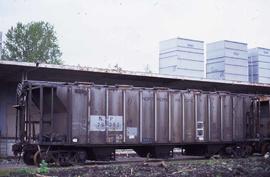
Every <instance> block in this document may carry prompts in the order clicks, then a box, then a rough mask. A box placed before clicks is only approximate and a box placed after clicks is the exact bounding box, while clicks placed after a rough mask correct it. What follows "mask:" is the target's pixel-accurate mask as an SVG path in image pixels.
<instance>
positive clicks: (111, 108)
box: [105, 87, 124, 144]
mask: <svg viewBox="0 0 270 177" xmlns="http://www.w3.org/2000/svg"><path fill="white" fill-rule="evenodd" d="M106 119H107V121H105V124H107V126H106V127H107V129H108V134H107V137H106V142H107V143H111V144H120V143H122V142H123V129H124V124H123V90H122V89H120V88H115V87H114V88H109V89H108V116H107V117H106Z"/></svg>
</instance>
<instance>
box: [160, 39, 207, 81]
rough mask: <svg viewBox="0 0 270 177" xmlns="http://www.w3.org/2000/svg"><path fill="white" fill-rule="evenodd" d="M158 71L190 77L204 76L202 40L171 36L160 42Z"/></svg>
mask: <svg viewBox="0 0 270 177" xmlns="http://www.w3.org/2000/svg"><path fill="white" fill-rule="evenodd" d="M159 73H160V74H166V75H175V76H182V77H191V78H203V77H204V42H203V41H198V40H192V39H184V38H173V39H169V40H165V41H161V42H160V50H159Z"/></svg>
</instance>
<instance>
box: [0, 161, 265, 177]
mask: <svg viewBox="0 0 270 177" xmlns="http://www.w3.org/2000/svg"><path fill="white" fill-rule="evenodd" d="M20 165H21V164H19V166H18V167H17V168H7V166H5V168H3V167H4V166H3V164H2V163H1V161H0V176H14V177H15V176H16V177H25V176H39V177H41V176H58V177H79V176H80V177H83V176H84V177H102V176H110V177H135V176H138V177H139V176H142V177H152V176H158V177H163V176H170V177H173V176H195V177H196V176H211V177H212V176H213V177H223V176H226V177H230V176H252V177H261V176H265V177H270V159H269V158H268V159H265V158H264V157H262V156H260V157H250V158H245V159H209V160H188V161H170V162H167V161H165V162H164V161H163V162H147V161H144V162H136V163H126V164H113V165H112V164H106V165H86V166H72V167H65V168H60V167H58V168H48V173H45V174H38V172H39V171H40V170H39V168H36V167H26V166H23V165H22V166H20ZM1 167H2V168H1Z"/></svg>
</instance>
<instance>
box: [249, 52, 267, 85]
mask: <svg viewBox="0 0 270 177" xmlns="http://www.w3.org/2000/svg"><path fill="white" fill-rule="evenodd" d="M248 62H249V63H248V64H249V82H252V83H270V49H266V48H261V47H257V48H253V49H249V50H248Z"/></svg>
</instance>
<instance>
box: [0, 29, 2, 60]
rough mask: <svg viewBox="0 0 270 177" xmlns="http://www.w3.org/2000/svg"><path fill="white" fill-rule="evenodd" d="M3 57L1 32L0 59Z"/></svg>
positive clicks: (0, 35) (0, 34) (0, 33)
mask: <svg viewBox="0 0 270 177" xmlns="http://www.w3.org/2000/svg"><path fill="white" fill-rule="evenodd" d="M1 57H2V32H1V31H0V59H1Z"/></svg>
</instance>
